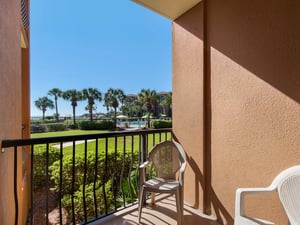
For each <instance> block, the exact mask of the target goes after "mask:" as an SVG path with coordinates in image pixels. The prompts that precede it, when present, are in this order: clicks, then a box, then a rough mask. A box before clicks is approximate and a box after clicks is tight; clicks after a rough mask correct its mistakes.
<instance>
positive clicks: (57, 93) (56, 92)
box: [48, 88, 62, 123]
mask: <svg viewBox="0 0 300 225" xmlns="http://www.w3.org/2000/svg"><path fill="white" fill-rule="evenodd" d="M61 94H62V91H61V90H60V89H58V88H52V89H51V90H50V91H49V92H48V95H50V96H54V101H55V111H56V113H55V118H56V122H57V123H58V121H59V114H58V107H57V99H58V98H59V97H61Z"/></svg>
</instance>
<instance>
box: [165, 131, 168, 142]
mask: <svg viewBox="0 0 300 225" xmlns="http://www.w3.org/2000/svg"><path fill="white" fill-rule="evenodd" d="M166 140H168V132H165V141H166Z"/></svg>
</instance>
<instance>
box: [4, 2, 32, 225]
mask: <svg viewBox="0 0 300 225" xmlns="http://www.w3.org/2000/svg"><path fill="white" fill-rule="evenodd" d="M29 32H30V30H29V0H21V1H20V0H1V1H0V80H1V88H0V105H1V107H0V127H1V129H0V141H2V140H3V139H9V138H22V137H23V138H26V137H29V134H30V125H29V123H30V119H29V118H30V111H29V110H30V108H29V107H30V98H29V94H30V87H29V84H30V78H29V64H30V62H29V61H30V59H29V58H30V57H29V50H30V40H29ZM28 156H29V155H28V152H27V149H19V150H18V155H17V160H18V165H22V166H19V167H18V170H17V174H14V170H13V162H14V160H15V159H14V155H13V150H11V149H9V150H8V149H5V152H2V153H0V184H1V185H0V224H3V225H4V224H7V225H10V224H14V216H13V214H14V212H15V201H14V197H13V194H14V186H13V178H14V177H15V176H17V178H18V187H17V192H18V196H19V206H18V208H17V210H18V215H19V216H18V217H19V223H18V224H25V222H26V219H27V213H28V207H29V181H30V176H29V175H30V174H29V173H30V171H29V168H30V166H29V161H28Z"/></svg>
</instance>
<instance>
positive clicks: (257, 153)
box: [0, 0, 300, 224]
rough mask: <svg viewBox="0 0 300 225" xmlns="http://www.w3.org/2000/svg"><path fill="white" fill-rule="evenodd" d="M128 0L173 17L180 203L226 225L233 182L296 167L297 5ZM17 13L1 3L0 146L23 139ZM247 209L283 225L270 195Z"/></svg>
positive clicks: (6, 201)
mask: <svg viewBox="0 0 300 225" xmlns="http://www.w3.org/2000/svg"><path fill="white" fill-rule="evenodd" d="M136 2H138V3H140V4H142V5H144V6H146V7H148V8H149V9H151V10H154V11H156V12H157V13H159V14H161V15H163V16H166V17H168V18H170V19H172V20H173V24H172V30H173V90H172V92H173V101H172V111H173V112H172V113H173V133H174V135H175V136H176V138H177V139H178V140H179V141H180V142H181V144H182V145H183V146H184V148H185V150H186V152H187V155H188V168H187V172H186V179H185V182H186V184H185V185H186V188H185V200H186V202H188V203H190V204H191V205H192V206H194V207H195V208H197V209H198V210H199V211H202V212H204V213H206V214H208V215H212V216H215V217H216V218H217V220H218V222H219V223H221V224H233V218H234V200H235V190H236V189H237V188H238V187H256V186H267V185H269V184H270V183H271V181H272V180H273V178H274V177H275V176H276V175H277V174H278V173H279V172H280V171H282V170H284V169H286V168H288V167H290V166H293V165H297V164H300V129H299V127H300V104H299V103H300V75H299V74H300V63H299V59H300V39H299V37H300V17H299V15H300V2H299V1H297V0H290V1H286V0H273V1H260V0H254V1H238V0H228V1H219V0H205V1H204V0H203V1H200V0H185V1H181V0H175V1H170V0H165V1H159V0H136ZM22 4H24V5H25V6H26V7H25V8H26V9H27V10H23V11H22V10H21V8H22V7H21V5H22ZM82 4H85V3H84V2H82ZM23 9H24V8H23ZM26 15H27V16H29V2H28V0H24V1H21V2H20V0H1V1H0V79H1V88H0V105H1V107H0V127H1V129H0V142H1V141H2V140H3V139H12V138H21V137H28V136H29V115H30V113H29V105H30V104H29V81H30V78H29V49H30V41H29V28H28V27H27V26H28V23H27V22H26ZM18 152H19V153H18V158H17V160H18V164H19V165H22V164H24V166H22V167H18V168H19V169H18V171H17V175H18V189H17V191H18V196H19V201H20V202H19V208H18V209H17V210H18V212H19V213H18V215H19V217H18V221H19V223H18V224H25V221H26V217H27V209H28V197H29V195H28V183H29V181H30V179H29V175H30V173H29V170H28V167H27V163H28V162H27V161H26V158H27V154H28V153H27V150H26V149H24V150H22V151H18ZM14 160H15V159H14V157H13V151H8V150H7V149H5V152H4V153H0V183H1V185H0V224H13V222H12V221H13V217H12V216H11V215H12V214H13V213H14V211H15V206H14V198H13V191H12V190H13V181H12V179H13V177H14V175H15V174H14V172H13V168H12V162H13V161H14ZM22 161H23V162H22ZM247 208H248V210H249V211H250V213H251V215H252V214H253V215H255V216H257V217H263V218H265V219H269V220H272V221H274V222H275V223H276V224H286V216H285V215H284V213H283V209H282V208H281V206H280V204H279V200H278V198H277V197H276V196H275V195H268V196H264V197H263V198H259V199H258V198H255V197H253V198H251V199H249V201H248V203H247Z"/></svg>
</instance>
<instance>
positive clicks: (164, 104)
mask: <svg viewBox="0 0 300 225" xmlns="http://www.w3.org/2000/svg"><path fill="white" fill-rule="evenodd" d="M160 105H161V106H162V107H163V108H164V111H165V114H166V115H167V116H171V109H172V92H169V93H168V95H167V96H166V98H165V99H164V100H163V101H162V102H161V103H160Z"/></svg>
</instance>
